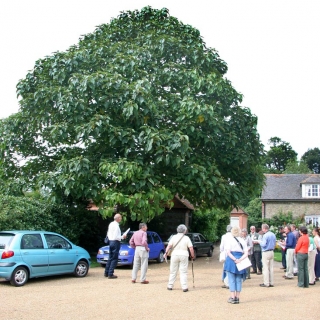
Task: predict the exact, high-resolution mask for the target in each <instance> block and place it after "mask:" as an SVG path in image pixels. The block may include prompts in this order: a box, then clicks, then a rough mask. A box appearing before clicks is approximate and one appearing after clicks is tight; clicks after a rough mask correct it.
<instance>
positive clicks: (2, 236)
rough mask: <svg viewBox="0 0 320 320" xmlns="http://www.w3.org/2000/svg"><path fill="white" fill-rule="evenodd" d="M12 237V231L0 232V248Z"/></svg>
mask: <svg viewBox="0 0 320 320" xmlns="http://www.w3.org/2000/svg"><path fill="white" fill-rule="evenodd" d="M13 238H14V233H0V249H5V247H6V246H7V245H9V244H10V243H11V240H12V239H13Z"/></svg>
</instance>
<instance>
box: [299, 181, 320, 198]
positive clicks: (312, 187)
mask: <svg viewBox="0 0 320 320" xmlns="http://www.w3.org/2000/svg"><path fill="white" fill-rule="evenodd" d="M303 187H304V188H303ZM303 187H302V191H303V192H302V196H303V197H304V198H320V184H306V185H303ZM303 189H304V190H303Z"/></svg>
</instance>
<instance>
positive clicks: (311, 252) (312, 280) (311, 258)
mask: <svg viewBox="0 0 320 320" xmlns="http://www.w3.org/2000/svg"><path fill="white" fill-rule="evenodd" d="M309 241H310V245H309V249H308V273H309V284H310V285H315V284H316V274H315V272H314V266H315V261H316V255H317V247H316V244H315V242H314V238H313V237H312V236H311V235H309Z"/></svg>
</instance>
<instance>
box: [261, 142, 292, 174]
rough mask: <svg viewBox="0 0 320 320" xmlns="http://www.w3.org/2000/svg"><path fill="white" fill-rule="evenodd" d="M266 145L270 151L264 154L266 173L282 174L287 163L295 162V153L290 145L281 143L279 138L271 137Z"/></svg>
mask: <svg viewBox="0 0 320 320" xmlns="http://www.w3.org/2000/svg"><path fill="white" fill-rule="evenodd" d="M268 144H269V145H270V150H269V151H267V152H266V154H265V159H264V163H265V167H266V171H267V172H268V173H282V172H283V171H284V170H286V167H287V164H288V162H289V161H296V159H297V155H298V154H297V153H296V152H295V151H294V150H293V149H292V147H291V145H290V143H288V142H286V141H282V140H281V139H280V138H279V137H272V138H270V139H269V141H268Z"/></svg>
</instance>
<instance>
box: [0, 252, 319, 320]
mask: <svg viewBox="0 0 320 320" xmlns="http://www.w3.org/2000/svg"><path fill="white" fill-rule="evenodd" d="M280 267H281V264H280V263H278V262H275V264H274V273H275V287H274V288H261V287H259V284H260V283H262V282H263V280H262V276H261V275H256V274H253V275H252V276H251V279H250V280H247V281H245V282H244V284H243V291H242V293H241V296H240V304H238V305H232V304H229V303H227V299H228V298H229V291H228V290H227V289H222V288H221V285H222V282H221V268H222V264H221V263H219V261H218V251H215V252H214V254H213V257H212V258H207V257H198V259H197V260H196V261H195V262H194V287H193V281H192V272H191V262H190V263H189V292H186V293H184V292H182V290H181V288H180V282H179V278H178V279H177V281H176V283H175V287H174V289H173V290H172V291H169V290H167V289H166V287H167V281H168V275H169V264H166V263H162V264H157V263H149V269H148V273H147V279H148V280H149V281H150V283H149V284H141V283H135V284H132V283H131V270H130V269H129V268H128V267H118V268H117V269H116V270H115V274H116V275H117V276H118V277H119V278H118V279H114V280H113V279H108V278H105V277H104V276H103V271H104V270H103V269H102V268H93V269H91V270H90V271H89V274H88V276H87V277H85V278H83V279H79V278H74V277H72V276H58V277H49V278H39V279H31V280H29V282H28V283H27V284H26V285H25V286H23V287H20V288H16V287H13V286H11V285H10V283H9V282H6V281H4V280H0V296H1V303H0V311H1V320H9V319H10V320H12V319H71V320H73V319H77V320H79V319H150V318H153V319H197V318H198V319H203V320H205V319H237V320H238V319H246V320H248V319H254V320H260V319H269V320H270V319H285V318H288V319H290V320H294V319H300V318H303V319H304V320H306V319H317V318H318V317H319V313H320V304H319V293H320V290H319V289H320V282H317V284H316V285H315V286H310V287H309V288H308V289H303V288H299V287H297V278H296V277H295V279H294V280H284V279H283V278H282V276H283V275H284V272H283V270H281V269H280Z"/></svg>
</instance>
